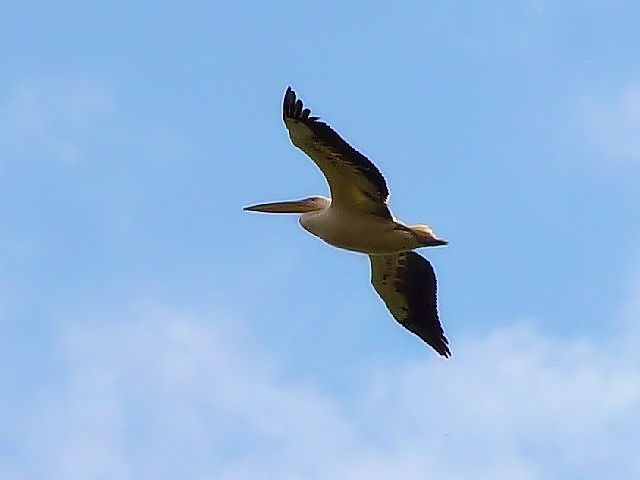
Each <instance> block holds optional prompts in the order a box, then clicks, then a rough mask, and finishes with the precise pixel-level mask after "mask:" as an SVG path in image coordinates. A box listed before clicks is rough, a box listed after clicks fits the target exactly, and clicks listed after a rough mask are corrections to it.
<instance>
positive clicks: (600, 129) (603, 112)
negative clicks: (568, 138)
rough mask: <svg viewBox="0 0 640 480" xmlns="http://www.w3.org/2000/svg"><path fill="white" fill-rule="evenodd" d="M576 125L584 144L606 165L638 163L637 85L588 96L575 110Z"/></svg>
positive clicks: (639, 102) (639, 113)
mask: <svg viewBox="0 0 640 480" xmlns="http://www.w3.org/2000/svg"><path fill="white" fill-rule="evenodd" d="M576 117H577V118H576V123H577V125H578V127H579V130H580V131H581V132H582V134H583V135H584V137H585V139H586V141H587V142H588V143H589V144H591V145H592V146H594V147H597V148H598V149H599V150H600V151H601V153H602V154H603V157H602V158H603V159H604V160H605V161H606V162H607V163H609V164H618V163H621V162H627V161H633V162H639V161H640V84H639V83H631V84H629V85H627V86H626V87H625V88H624V89H622V90H620V91H618V92H616V93H614V94H609V95H599V96H598V95H590V96H587V97H585V98H583V99H582V101H581V102H580V104H579V106H578V107H577V109H576Z"/></svg>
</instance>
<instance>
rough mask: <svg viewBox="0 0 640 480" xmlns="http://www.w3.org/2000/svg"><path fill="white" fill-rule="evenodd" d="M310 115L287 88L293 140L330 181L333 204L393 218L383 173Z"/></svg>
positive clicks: (286, 117) (287, 112) (286, 119)
mask: <svg viewBox="0 0 640 480" xmlns="http://www.w3.org/2000/svg"><path fill="white" fill-rule="evenodd" d="M310 113H311V111H310V110H309V109H308V108H304V106H303V105H302V101H301V100H297V99H296V94H295V92H294V91H293V90H292V89H291V87H289V88H287V91H286V93H285V95H284V104H283V112H282V115H283V119H284V123H285V125H286V126H287V129H288V130H289V137H290V138H291V142H292V143H293V144H294V145H295V146H296V147H298V148H299V149H301V150H302V151H303V152H304V153H306V154H307V155H308V156H309V157H311V159H312V160H313V161H314V162H315V163H316V165H318V167H319V168H320V170H321V171H322V173H323V174H324V176H325V177H326V179H327V183H328V184H329V189H330V190H331V201H332V203H333V204H335V205H336V206H339V207H341V208H345V209H357V210H360V211H363V212H367V213H376V214H378V215H384V216H388V217H391V214H390V213H389V209H388V208H387V205H386V202H387V199H388V198H389V190H388V189H387V184H386V182H385V180H384V177H383V176H382V174H381V173H380V171H379V170H378V169H377V168H376V166H375V165H374V164H373V163H371V161H370V160H369V159H368V158H367V157H365V156H364V155H362V154H361V153H360V152H358V151H357V150H356V149H354V148H353V147H351V146H350V145H349V144H348V143H347V142H345V141H344V140H343V139H342V138H341V137H340V135H338V134H337V133H336V132H335V131H334V130H333V129H332V128H331V127H329V125H327V124H326V123H324V122H321V121H320V120H318V117H312V116H309V114H310Z"/></svg>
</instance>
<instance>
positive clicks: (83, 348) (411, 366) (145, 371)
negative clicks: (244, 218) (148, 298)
mask: <svg viewBox="0 0 640 480" xmlns="http://www.w3.org/2000/svg"><path fill="white" fill-rule="evenodd" d="M232 320H233V319H232V318H230V317H229V315H228V314H222V315H221V317H216V316H215V315H214V316H211V317H208V316H189V315H182V314H174V313H167V312H166V311H163V310H162V309H149V308H145V309H142V310H139V309H138V310H136V309H134V310H128V311H125V312H120V313H119V314H117V315H113V319H112V320H110V321H108V322H102V321H101V322H95V323H90V324H89V326H87V323H86V321H85V322H83V325H81V324H80V323H79V322H74V321H68V322H67V321H65V322H63V324H64V325H67V328H65V329H63V330H62V332H61V335H60V337H59V338H58V343H57V344H56V345H55V349H56V351H57V352H58V353H57V355H58V356H59V358H58V360H59V361H60V362H61V365H65V366H66V367H65V368H64V370H62V371H61V372H59V374H57V375H55V378H53V379H51V381H49V382H48V383H46V385H45V388H44V390H43V389H38V391H37V396H36V400H35V401H34V403H33V407H32V408H30V409H29V411H28V415H27V414H26V412H25V413H24V414H23V418H21V419H19V421H18V422H17V423H19V424H21V428H19V429H17V428H16V429H12V430H10V431H9V432H8V435H10V437H9V438H10V441H11V444H12V445H14V448H15V449H16V450H17V451H19V453H20V454H19V455H16V456H15V458H22V459H23V463H22V464H20V465H19V464H17V463H14V464H5V466H4V467H2V468H3V470H2V469H0V473H2V477H3V478H12V477H11V474H13V475H14V477H13V478H40V477H41V476H42V475H43V474H44V473H45V472H46V474H47V476H48V477H49V478H65V479H75V478H78V479H80V478H82V479H89V478H104V477H109V478H125V479H126V478H158V479H161V478H354V479H355V478H374V479H375V478H390V477H395V478H431V477H433V478H438V477H444V478H461V479H462V478H465V479H466V478H480V479H482V478H486V479H500V478H505V479H506V478H509V479H513V478H518V479H521V478H522V479H527V478H531V479H534V478H569V477H579V478H586V479H588V478H594V479H595V478H603V477H614V478H633V477H635V476H637V475H638V474H639V473H640V460H639V459H638V457H637V454H636V453H637V452H635V446H636V445H637V444H638V442H640V434H639V433H638V432H640V363H638V355H637V354H636V353H635V351H633V348H634V347H633V345H635V344H636V342H630V341H629V338H628V337H629V335H637V333H635V332H632V333H630V332H629V331H626V330H623V331H621V330H617V331H618V332H620V333H617V334H612V335H608V336H605V337H604V338H598V339H579V338H575V337H574V338H553V337H548V336H546V335H544V334H543V333H541V332H538V331H536V330H535V328H533V327H532V326H531V325H529V324H527V323H526V322H524V323H519V324H517V325H514V326H512V327H509V328H505V329H501V330H498V331H494V332H492V333H490V334H489V335H487V336H483V337H477V338H476V337H468V338H466V339H463V340H462V341H460V342H458V348H457V349H456V355H455V356H454V357H453V359H452V360H450V361H448V362H444V361H440V360H439V359H436V358H435V357H433V358H432V359H430V360H425V359H421V360H420V361H413V362H406V361H405V362H400V363H396V364H393V365H388V366H386V367H379V366H376V367H373V366H367V365H361V366H360V368H359V370H360V371H361V375H360V376H359V377H354V378H353V379H352V380H353V385H354V388H353V391H352V392H351V393H350V394H349V395H341V394H338V393H332V392H328V391H326V390H324V389H323V388H322V386H321V385H317V384H316V385H313V384H311V385H310V384H308V383H302V382H300V381H296V380H285V379H284V377H283V376H282V374H281V372H282V369H281V368H280V367H279V366H278V365H277V364H276V363H275V362H274V361H273V360H272V358H271V356H270V355H269V353H268V352H267V351H265V350H264V349H263V348H261V347H260V346H259V345H258V344H257V343H256V342H255V340H254V339H252V338H251V336H250V335H249V334H248V333H247V332H245V331H242V325H243V323H242V322H240V321H238V320H237V319H236V320H234V321H232ZM91 325H93V326H91ZM636 340H637V339H636ZM5 434H7V432H5Z"/></svg>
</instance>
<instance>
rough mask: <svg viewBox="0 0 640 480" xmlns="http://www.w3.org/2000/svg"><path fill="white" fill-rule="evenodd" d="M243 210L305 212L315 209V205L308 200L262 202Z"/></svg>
mask: <svg viewBox="0 0 640 480" xmlns="http://www.w3.org/2000/svg"><path fill="white" fill-rule="evenodd" d="M243 210H245V211H248V212H264V213H305V212H310V211H312V210H314V207H313V206H312V205H310V202H308V201H307V200H293V201H290V202H273V203H260V204H258V205H252V206H250V207H244V208H243Z"/></svg>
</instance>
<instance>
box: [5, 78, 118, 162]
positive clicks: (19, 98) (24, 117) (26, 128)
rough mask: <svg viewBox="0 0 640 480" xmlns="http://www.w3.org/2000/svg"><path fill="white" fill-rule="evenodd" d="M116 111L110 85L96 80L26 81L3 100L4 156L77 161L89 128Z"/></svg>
mask: <svg viewBox="0 0 640 480" xmlns="http://www.w3.org/2000/svg"><path fill="white" fill-rule="evenodd" d="M114 110H115V104H114V99H113V97H112V95H111V93H110V91H109V89H108V88H106V87H105V86H104V85H102V84H101V83H100V82H98V81H96V80H92V79H89V78H85V77H79V76H61V77H47V78H41V79H39V80H31V81H22V82H21V83H19V84H17V85H15V86H14V87H13V88H11V89H10V90H9V91H8V92H7V93H6V94H5V96H4V98H2V99H0V127H1V128H0V132H1V133H0V138H1V139H2V144H3V145H4V147H3V148H4V149H6V151H4V152H3V156H5V158H6V157H14V160H24V159H25V158H30V157H33V156H41V157H46V158H50V159H53V160H55V161H59V162H62V163H67V164H73V163H76V162H78V161H79V160H80V159H81V157H82V155H83V149H84V143H85V142H86V141H87V135H88V132H90V131H95V123H96V122H98V121H99V120H100V119H101V118H104V117H106V116H109V115H112V114H113V113H114Z"/></svg>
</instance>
